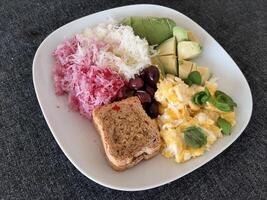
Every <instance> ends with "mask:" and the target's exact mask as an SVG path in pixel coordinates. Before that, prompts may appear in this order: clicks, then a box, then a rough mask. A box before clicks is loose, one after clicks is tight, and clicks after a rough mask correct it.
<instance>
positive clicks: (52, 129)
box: [32, 4, 253, 191]
mask: <svg viewBox="0 0 267 200" xmlns="http://www.w3.org/2000/svg"><path fill="white" fill-rule="evenodd" d="M129 7H158V8H163V9H169V10H172V11H175V12H177V13H178V14H179V15H182V16H183V17H185V18H187V19H189V20H191V21H192V22H193V23H194V25H195V26H197V28H200V29H201V30H202V31H203V32H204V33H205V34H207V35H208V36H209V37H211V38H212V39H213V40H214V41H215V42H216V43H217V44H218V45H219V46H220V47H221V49H222V50H223V51H224V52H225V53H226V54H227V56H229V58H230V59H231V61H233V63H235V65H236V66H237V68H238V70H239V72H240V73H241V75H242V76H243V77H244V80H245V84H246V85H247V88H248V90H249V94H250V95H249V101H250V102H251V107H250V108H249V118H248V119H247V121H246V122H245V125H244V126H243V127H242V128H241V130H240V131H239V133H238V134H236V135H235V137H234V138H233V139H232V140H231V141H230V142H228V143H227V144H226V145H225V146H224V147H223V148H221V149H219V151H218V152H217V153H216V154H214V155H212V156H211V158H210V159H208V160H207V161H206V162H203V163H200V164H197V165H195V166H194V167H193V168H192V169H190V170H189V171H188V172H186V173H182V174H179V175H175V176H173V177H171V178H168V179H167V180H165V181H162V182H160V183H155V184H151V185H150V186H145V187H132V188H130V187H118V186H113V185H111V184H107V183H105V182H102V181H99V180H97V179H96V178H94V177H92V176H90V175H88V174H87V173H86V172H85V171H84V170H83V169H81V168H80V167H79V166H78V164H76V163H75V161H73V160H72V158H71V156H70V155H69V154H68V153H67V152H66V151H65V148H64V145H63V144H62V143H61V142H60V141H59V139H58V137H57V136H56V134H55V131H54V128H53V126H52V125H51V124H50V122H49V120H48V117H47V116H46V114H45V111H44V110H45V108H44V107H43V105H42V103H41V99H40V96H39V90H38V89H37V86H36V85H37V80H36V76H35V73H36V68H37V67H36V63H37V57H38V55H39V53H40V51H41V49H42V48H43V46H44V44H45V43H46V42H47V41H48V40H49V39H50V37H52V36H53V35H54V34H55V33H56V32H57V31H59V29H61V28H63V27H66V26H68V25H70V24H72V23H76V22H77V21H79V20H82V19H84V18H86V17H88V16H91V15H94V14H99V13H101V12H107V11H109V12H112V11H114V10H117V9H121V8H129ZM32 80H33V85H34V90H35V94H36V97H37V100H38V103H39V106H40V108H41V111H42V114H43V116H44V118H45V121H46V123H47V125H48V127H49V129H50V131H51V133H52V135H53V137H54V139H55V140H56V142H57V144H58V145H59V147H60V149H61V150H62V151H63V153H64V155H65V156H66V157H67V158H68V160H69V161H70V162H71V163H72V164H73V165H74V167H75V168H76V169H78V171H80V172H81V173H82V174H83V175H84V176H86V177H87V178H89V179H90V180H92V181H94V182H95V183H97V184H99V185H102V186H104V187H107V188H111V189H114V190H119V191H143V190H148V189H152V188H156V187H159V186H162V185H165V184H168V183H171V182H173V181H175V180H178V179H179V178H181V177H183V176H185V175H188V174H190V173H191V172H193V171H195V170H197V169H199V168H200V167H202V166H204V165H205V164H207V163H208V162H210V161H211V160H213V159H214V158H215V157H217V156H218V155H219V154H221V153H222V152H223V151H225V150H226V149H227V148H228V147H229V146H230V145H232V144H233V142H235V141H236V140H237V138H238V137H240V135H241V134H242V133H243V132H244V130H245V129H246V127H247V126H248V124H249V122H250V119H251V116H252V112H253V98H252V93H251V89H250V86H249V83H248V81H247V79H246V77H245V75H244V74H243V72H242V71H241V69H240V68H239V66H238V65H237V64H236V62H235V61H234V60H233V58H232V57H231V56H230V55H229V54H228V53H227V51H226V50H225V49H224V48H223V47H222V46H221V44H220V43H219V42H218V41H217V40H215V39H214V38H213V37H212V36H211V35H210V34H209V33H208V32H207V31H206V30H205V29H204V28H202V27H201V26H200V25H199V24H198V23H196V22H195V21H194V20H193V19H191V18H190V17H188V16H186V15H185V14H183V13H181V12H180V11H178V10H175V9H173V8H170V7H167V6H162V5H157V4H131V5H126V6H119V7H114V8H111V9H106V10H102V11H98V12H95V13H91V14H89V15H86V16H83V17H80V18H78V19H75V20H73V21H71V22H68V23H66V24H64V25H63V26H60V27H59V28H57V29H56V30H54V31H52V32H51V33H50V34H48V35H47V36H46V37H45V39H44V40H43V41H42V42H41V44H40V45H39V47H38V49H37V50H36V53H35V55H34V59H33V63H32Z"/></svg>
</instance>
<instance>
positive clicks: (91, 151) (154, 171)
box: [33, 5, 252, 191]
mask: <svg viewBox="0 0 267 200" xmlns="http://www.w3.org/2000/svg"><path fill="white" fill-rule="evenodd" d="M137 15H140V16H157V17H168V18H171V19H173V20H174V21H176V23H177V24H178V25H180V26H183V27H185V28H188V29H190V30H192V31H193V32H194V33H196V34H197V35H198V36H200V38H201V41H202V44H203V47H204V51H203V53H202V55H201V56H200V57H199V58H198V59H197V62H198V63H199V64H201V65H203V66H207V67H209V68H210V69H211V71H212V72H213V73H214V74H215V75H216V76H218V77H220V80H219V88H220V89H222V90H223V91H225V92H226V93H228V94H229V95H230V96H231V97H233V99H234V100H235V101H236V102H237V104H238V107H237V109H236V112H237V125H236V126H235V127H234V129H233V132H232V134H231V136H227V137H224V138H222V139H220V140H219V141H218V142H216V143H215V144H214V145H213V146H212V148H211V150H210V151H209V152H207V153H206V154H205V155H203V156H201V157H199V158H196V159H193V160H190V161H189V162H186V163H183V164H176V163H174V162H173V161H172V160H169V159H166V158H164V157H163V156H161V155H159V156H157V157H155V158H153V159H151V160H148V161H145V162H141V163H140V164H138V165H137V166H135V167H133V168H132V169H129V170H126V171H124V172H116V171H114V170H112V169H111V168H110V166H109V165H108V163H107V161H106V160H105V156H104V152H103V148H102V145H101V142H100V139H99V136H98V134H97V133H96V131H95V129H94V127H93V125H92V124H91V123H90V122H89V121H88V120H86V119H85V118H83V117H81V116H80V115H79V113H76V112H72V111H70V110H69V109H68V106H67V98H66V96H63V97H58V96H56V95H55V92H54V88H53V81H52V75H51V74H52V72H51V71H52V67H53V64H54V60H53V57H52V56H51V54H52V52H53V50H54V49H55V48H56V46H57V45H58V44H60V43H61V42H63V41H64V39H66V38H70V37H72V36H73V35H74V34H76V33H79V32H81V31H82V30H83V29H84V28H86V27H89V26H94V25H96V24H98V23H100V22H103V21H106V20H107V19H108V18H110V17H112V18H114V19H118V20H120V19H122V18H124V17H127V16H137ZM33 81H34V87H35V91H36V95H37V98H38V101H39V104H40V106H41V109H42V112H43V114H44V117H45V119H46V122H47V124H48V126H49V128H50V130H51V132H52V133H53V135H54V137H55V139H56V141H57V143H58V144H59V146H60V147H61V149H62V151H63V152H64V153H65V155H66V156H67V157H68V159H69V160H70V161H71V162H72V164H73V165H74V166H75V167H76V168H77V169H78V170H80V171H81V172H82V173H83V174H84V175H85V176H87V177H88V178H90V179H92V180H93V181H95V182H97V183H99V184H101V185H104V186H106V187H109V188H113V189H117V190H128V191H136V190H145V189H149V188H154V187H157V186H160V185H163V184H166V183H169V182H171V181H173V180H176V179H178V178H180V177H182V176H184V175H186V174H188V173H190V172H192V171H193V170H195V169H197V168H199V167H200V166H202V165H204V164H205V163H207V162H208V161H210V160H211V159H213V158H214V157H215V156H217V155H218V154H219V153H221V152H222V151H223V150H225V149H226V148H227V147H228V146H229V145H230V144H232V143H233V142H234V141H235V140H236V139H237V138H238V137H239V136H240V134H241V133H242V131H243V130H244V129H245V127H246V126H247V124H248V122H249V119H250V116H251V112H252V96H251V91H250V88H249V85H248V83H247V81H246V79H245V77H244V75H243V74H242V72H241V71H240V69H239V68H238V66H237V65H236V64H235V62H234V61H233V60H232V58H231V57H230V56H229V55H228V54H227V53H226V51H225V50H224V49H223V48H222V47H221V46H220V45H219V44H218V42H216V41H215V40H214V39H213V38H212V37H211V36H210V35H209V34H208V33H207V32H206V31H205V30H204V29H202V28H201V27H200V26H199V25H198V24H196V23H195V22H194V21H192V20H191V19H189V18H188V17H186V16H185V15H183V14H181V13H180V12H178V11H176V10H173V9H170V8H166V7H162V6H157V5H132V6H125V7H119V8H114V9H110V10H106V11H102V12H98V13H95V14H92V15H89V16H86V17H83V18H81V19H78V20H75V21H73V22H70V23H68V24H66V25H64V26H62V27H61V28H59V29H57V30H56V31H54V32H53V33H51V34H50V35H49V36H48V37H47V38H46V39H45V40H44V41H43V42H42V44H41V45H40V47H39V48H38V50H37V52H36V54H35V57H34V61H33Z"/></svg>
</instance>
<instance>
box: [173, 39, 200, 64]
mask: <svg viewBox="0 0 267 200" xmlns="http://www.w3.org/2000/svg"><path fill="white" fill-rule="evenodd" d="M177 48H178V58H179V59H180V60H187V59H192V58H194V57H197V56H198V55H199V54H200V53H201V50H202V48H201V46H200V44H199V43H197V42H192V41H182V42H179V43H178V45H177Z"/></svg>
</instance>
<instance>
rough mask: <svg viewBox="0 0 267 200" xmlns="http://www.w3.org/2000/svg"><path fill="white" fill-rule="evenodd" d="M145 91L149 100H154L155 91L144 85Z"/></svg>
mask: <svg viewBox="0 0 267 200" xmlns="http://www.w3.org/2000/svg"><path fill="white" fill-rule="evenodd" d="M145 88H146V91H147V93H148V94H149V95H150V97H151V98H154V94H155V89H154V88H153V87H151V86H150V85H146V87H145Z"/></svg>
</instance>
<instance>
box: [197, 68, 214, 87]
mask: <svg viewBox="0 0 267 200" xmlns="http://www.w3.org/2000/svg"><path fill="white" fill-rule="evenodd" d="M197 71H198V72H199V73H200V75H201V78H202V83H201V84H204V83H205V82H206V81H207V80H209V79H210V77H211V72H210V70H209V68H207V67H200V66H197Z"/></svg>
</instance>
